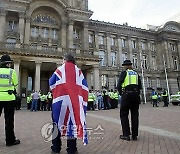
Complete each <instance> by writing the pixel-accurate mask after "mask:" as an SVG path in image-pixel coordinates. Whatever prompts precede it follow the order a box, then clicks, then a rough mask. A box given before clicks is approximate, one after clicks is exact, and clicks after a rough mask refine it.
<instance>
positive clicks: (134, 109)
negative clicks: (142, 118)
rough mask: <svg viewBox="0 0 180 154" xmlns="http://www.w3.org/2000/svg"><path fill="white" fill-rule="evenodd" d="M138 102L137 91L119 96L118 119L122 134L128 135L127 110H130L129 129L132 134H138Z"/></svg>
mask: <svg viewBox="0 0 180 154" xmlns="http://www.w3.org/2000/svg"><path fill="white" fill-rule="evenodd" d="M139 104H140V97H139V94H138V93H131V94H123V95H122V97H121V107H120V119H121V125H122V131H123V135H124V136H129V135H130V134H131V132H130V126H129V118H128V116H129V111H130V112H131V131H132V136H138V128H139Z"/></svg>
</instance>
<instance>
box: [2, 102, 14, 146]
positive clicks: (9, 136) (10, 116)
mask: <svg viewBox="0 0 180 154" xmlns="http://www.w3.org/2000/svg"><path fill="white" fill-rule="evenodd" d="M15 103H16V102H15V101H0V116H1V113H2V109H3V108H4V118H5V135H6V144H13V143H14V142H15V139H16V138H15V134H14V108H15V105H16V104H15Z"/></svg>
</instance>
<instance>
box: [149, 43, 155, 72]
mask: <svg viewBox="0 0 180 154" xmlns="http://www.w3.org/2000/svg"><path fill="white" fill-rule="evenodd" d="M147 47H148V61H149V62H148V63H149V68H150V69H153V68H155V67H156V68H157V66H155V67H154V66H153V63H152V60H151V59H152V54H151V52H152V51H151V42H148V43H147Z"/></svg>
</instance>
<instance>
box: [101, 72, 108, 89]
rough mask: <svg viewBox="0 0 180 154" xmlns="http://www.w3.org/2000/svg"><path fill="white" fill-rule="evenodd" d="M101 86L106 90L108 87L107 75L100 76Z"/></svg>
mask: <svg viewBox="0 0 180 154" xmlns="http://www.w3.org/2000/svg"><path fill="white" fill-rule="evenodd" d="M101 86H102V87H105V88H107V87H108V77H107V75H104V74H103V75H101Z"/></svg>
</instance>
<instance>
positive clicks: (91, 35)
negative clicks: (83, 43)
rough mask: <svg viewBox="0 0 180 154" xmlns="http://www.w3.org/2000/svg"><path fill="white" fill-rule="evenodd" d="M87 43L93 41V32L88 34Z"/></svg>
mask: <svg viewBox="0 0 180 154" xmlns="http://www.w3.org/2000/svg"><path fill="white" fill-rule="evenodd" d="M89 43H93V34H89Z"/></svg>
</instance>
